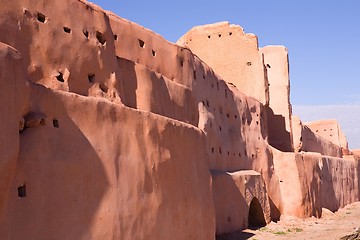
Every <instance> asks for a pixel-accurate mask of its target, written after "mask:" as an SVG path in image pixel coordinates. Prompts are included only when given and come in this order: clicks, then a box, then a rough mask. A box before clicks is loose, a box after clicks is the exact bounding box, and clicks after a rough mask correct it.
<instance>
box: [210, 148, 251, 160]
mask: <svg viewBox="0 0 360 240" xmlns="http://www.w3.org/2000/svg"><path fill="white" fill-rule="evenodd" d="M217 151H218V152H219V154H220V155H221V154H222V153H223V151H222V148H221V147H218V149H217ZM211 153H212V154H215V147H212V148H211ZM227 155H228V156H230V155H231V154H230V151H228V152H227ZM232 155H233V156H234V157H235V156H236V155H237V156H238V157H239V158H241V152H238V153H233V154H232ZM244 156H245V157H248V155H247V151H246V149H244ZM255 156H256V155H255V154H251V158H252V159H255Z"/></svg>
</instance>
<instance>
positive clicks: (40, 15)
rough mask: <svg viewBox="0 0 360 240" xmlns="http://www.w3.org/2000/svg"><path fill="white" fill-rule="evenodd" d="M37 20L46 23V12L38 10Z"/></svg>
mask: <svg viewBox="0 0 360 240" xmlns="http://www.w3.org/2000/svg"><path fill="white" fill-rule="evenodd" d="M37 20H38V21H39V22H42V23H45V22H46V16H45V15H44V14H42V13H39V12H38V13H37Z"/></svg>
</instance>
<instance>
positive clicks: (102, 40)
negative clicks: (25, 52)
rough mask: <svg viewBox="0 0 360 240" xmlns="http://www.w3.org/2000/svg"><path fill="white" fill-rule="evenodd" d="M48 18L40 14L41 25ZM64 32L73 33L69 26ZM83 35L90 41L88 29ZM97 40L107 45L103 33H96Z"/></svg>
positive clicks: (38, 15)
mask: <svg viewBox="0 0 360 240" xmlns="http://www.w3.org/2000/svg"><path fill="white" fill-rule="evenodd" d="M24 14H29V11H28V10H26V9H25V10H24ZM47 19H48V18H47V17H46V16H45V15H44V14H42V13H40V12H38V13H37V20H38V21H39V22H41V23H46V22H47ZM63 31H64V32H65V33H68V34H70V33H71V31H72V30H71V28H70V27H69V26H64V27H63ZM83 34H84V36H85V37H86V38H87V39H88V38H89V31H88V30H87V29H83ZM95 35H96V39H97V40H98V42H99V43H101V45H105V44H106V38H105V36H104V34H103V33H102V32H99V31H96V34H95ZM117 39H118V36H117V35H114V40H116V41H117Z"/></svg>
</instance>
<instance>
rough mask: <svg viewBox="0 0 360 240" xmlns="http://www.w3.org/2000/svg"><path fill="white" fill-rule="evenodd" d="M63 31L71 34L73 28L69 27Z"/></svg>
mask: <svg viewBox="0 0 360 240" xmlns="http://www.w3.org/2000/svg"><path fill="white" fill-rule="evenodd" d="M63 29H64V32H66V33H71V28H69V27H64V28H63Z"/></svg>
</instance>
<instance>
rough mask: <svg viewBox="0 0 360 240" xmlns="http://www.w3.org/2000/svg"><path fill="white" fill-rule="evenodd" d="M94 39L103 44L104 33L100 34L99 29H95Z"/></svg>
mask: <svg viewBox="0 0 360 240" xmlns="http://www.w3.org/2000/svg"><path fill="white" fill-rule="evenodd" d="M96 39H97V40H98V41H99V43H101V45H105V43H106V39H105V36H104V34H102V33H101V32H99V31H96Z"/></svg>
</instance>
